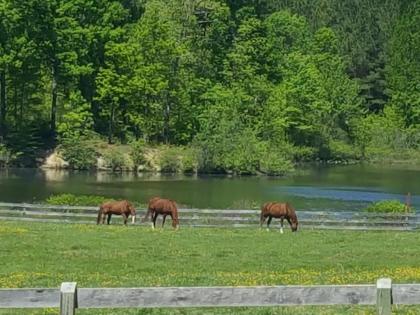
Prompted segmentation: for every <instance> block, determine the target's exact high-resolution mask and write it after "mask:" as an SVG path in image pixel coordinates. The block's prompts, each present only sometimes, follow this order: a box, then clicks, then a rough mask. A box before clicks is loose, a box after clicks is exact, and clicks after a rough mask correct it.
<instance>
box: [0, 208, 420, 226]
mask: <svg viewBox="0 0 420 315" xmlns="http://www.w3.org/2000/svg"><path fill="white" fill-rule="evenodd" d="M97 211H98V208H97V207H83V206H53V205H41V204H25V203H20V204H18V203H0V220H23V221H41V222H62V223H91V224H94V223H96V216H97ZM179 212H180V213H179V217H180V224H181V226H191V227H258V226H259V210H216V209H180V210H179ZM137 213H138V215H137V216H138V218H139V217H140V216H143V215H144V213H145V210H144V209H143V210H142V209H138V211H137ZM297 214H298V218H299V227H300V228H304V229H353V230H383V229H387V230H389V229H392V230H416V229H418V228H420V214H413V213H412V214H380V213H367V212H348V211H346V212H344V211H343V212H329V211H328V212H322V211H297ZM111 223H114V224H121V218H120V217H117V216H114V217H113V219H112V221H111ZM136 224H142V223H140V220H137V223H136ZM143 224H147V223H143ZM278 225H279V223H278V220H274V221H273V223H272V226H273V227H274V226H278Z"/></svg>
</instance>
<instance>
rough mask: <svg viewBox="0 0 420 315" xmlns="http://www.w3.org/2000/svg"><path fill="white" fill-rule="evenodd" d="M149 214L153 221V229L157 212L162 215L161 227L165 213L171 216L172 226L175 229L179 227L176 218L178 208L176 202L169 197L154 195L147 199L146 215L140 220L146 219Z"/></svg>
mask: <svg viewBox="0 0 420 315" xmlns="http://www.w3.org/2000/svg"><path fill="white" fill-rule="evenodd" d="M149 214H151V217H152V222H153V225H152V227H153V229H154V228H155V227H156V219H157V217H158V215H159V214H161V215H163V220H162V228H163V225H164V224H165V219H166V216H167V215H170V216H171V218H172V226H173V227H174V228H176V229H178V228H179V220H178V209H177V207H176V203H175V201H173V200H170V199H163V198H160V197H154V198H152V199H150V200H149V205H148V207H147V212H146V216H145V217H144V218H143V220H142V222H144V221H146V220H147V218H148V217H149Z"/></svg>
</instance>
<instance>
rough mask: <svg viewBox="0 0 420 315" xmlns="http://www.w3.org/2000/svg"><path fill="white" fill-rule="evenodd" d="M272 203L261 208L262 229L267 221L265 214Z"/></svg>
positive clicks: (267, 203)
mask: <svg viewBox="0 0 420 315" xmlns="http://www.w3.org/2000/svg"><path fill="white" fill-rule="evenodd" d="M269 204H270V202H266V203H265V204H263V205H262V206H261V215H260V226H261V227H262V225H263V223H264V221H265V212H266V211H267V208H268V205H269Z"/></svg>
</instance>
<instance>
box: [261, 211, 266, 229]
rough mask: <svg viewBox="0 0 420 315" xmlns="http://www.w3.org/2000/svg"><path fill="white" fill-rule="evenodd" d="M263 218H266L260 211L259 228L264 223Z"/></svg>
mask: <svg viewBox="0 0 420 315" xmlns="http://www.w3.org/2000/svg"><path fill="white" fill-rule="evenodd" d="M265 219H267V217H266V216H265V215H264V213H261V217H260V228H262V225H263V224H264V222H265Z"/></svg>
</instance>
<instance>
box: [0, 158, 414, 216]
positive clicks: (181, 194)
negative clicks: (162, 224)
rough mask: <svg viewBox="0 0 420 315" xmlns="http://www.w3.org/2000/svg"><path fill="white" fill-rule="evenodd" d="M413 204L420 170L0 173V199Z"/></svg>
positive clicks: (303, 206)
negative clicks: (79, 196) (277, 174)
mask: <svg viewBox="0 0 420 315" xmlns="http://www.w3.org/2000/svg"><path fill="white" fill-rule="evenodd" d="M408 192H410V193H411V195H412V197H411V203H412V205H413V206H414V207H415V208H416V209H417V211H419V210H420V167H415V166H383V165H382V166H375V165H347V166H312V167H307V168H305V169H302V170H299V171H298V172H296V174H294V175H292V176H288V177H283V178H280V177H266V176H253V177H251V176H250V177H233V176H231V177H229V176H215V175H212V176H211V175H192V176H186V175H167V174H166V175H165V174H133V173H118V174H115V173H107V172H98V173H96V172H95V173H90V172H81V171H67V170H41V169H7V170H6V169H2V170H0V201H2V202H33V203H36V202H41V201H43V200H45V199H46V198H47V197H48V196H50V195H51V194H60V193H71V194H85V195H103V196H110V197H114V198H127V199H130V200H133V201H138V202H141V203H146V201H147V200H148V199H149V198H150V197H152V196H162V197H167V198H172V199H174V200H176V201H177V202H178V203H179V204H180V205H181V206H182V207H194V208H215V209H225V208H234V209H250V208H258V207H259V205H260V204H261V203H263V202H265V201H271V200H279V201H286V200H287V201H290V202H291V203H292V204H293V205H294V206H295V207H296V208H297V209H298V210H326V211H327V210H328V211H344V210H360V209H362V208H363V207H365V206H366V205H367V204H368V203H370V202H373V201H379V200H384V199H398V200H400V201H402V202H405V196H406V194H407V193H408Z"/></svg>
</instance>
